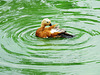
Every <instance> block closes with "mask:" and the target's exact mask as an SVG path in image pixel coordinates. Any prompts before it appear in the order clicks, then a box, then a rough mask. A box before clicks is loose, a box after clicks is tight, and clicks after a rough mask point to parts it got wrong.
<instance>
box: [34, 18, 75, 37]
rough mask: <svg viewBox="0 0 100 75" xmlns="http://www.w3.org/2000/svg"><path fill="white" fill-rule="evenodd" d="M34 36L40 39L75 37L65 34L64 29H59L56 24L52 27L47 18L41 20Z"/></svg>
mask: <svg viewBox="0 0 100 75" xmlns="http://www.w3.org/2000/svg"><path fill="white" fill-rule="evenodd" d="M46 26H49V27H46ZM35 35H36V36H37V37H40V38H72V37H74V36H75V35H71V34H69V33H67V32H66V30H64V29H60V28H59V26H57V24H54V25H52V24H51V20H50V19H48V18H45V19H43V20H42V22H41V27H39V28H38V29H37V30H36V33H35Z"/></svg>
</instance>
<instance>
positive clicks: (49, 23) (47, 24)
mask: <svg viewBox="0 0 100 75" xmlns="http://www.w3.org/2000/svg"><path fill="white" fill-rule="evenodd" d="M41 26H43V27H44V26H52V24H51V21H50V20H49V19H48V18H45V19H43V20H42V22H41Z"/></svg>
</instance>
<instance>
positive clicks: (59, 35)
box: [50, 26, 75, 38]
mask: <svg viewBox="0 0 100 75" xmlns="http://www.w3.org/2000/svg"><path fill="white" fill-rule="evenodd" d="M50 32H51V33H52V34H53V33H55V32H59V34H58V35H56V37H61V38H72V37H74V36H75V35H71V34H69V33H67V32H66V30H64V29H60V28H59V26H57V27H55V28H54V29H51V31H50Z"/></svg>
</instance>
